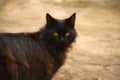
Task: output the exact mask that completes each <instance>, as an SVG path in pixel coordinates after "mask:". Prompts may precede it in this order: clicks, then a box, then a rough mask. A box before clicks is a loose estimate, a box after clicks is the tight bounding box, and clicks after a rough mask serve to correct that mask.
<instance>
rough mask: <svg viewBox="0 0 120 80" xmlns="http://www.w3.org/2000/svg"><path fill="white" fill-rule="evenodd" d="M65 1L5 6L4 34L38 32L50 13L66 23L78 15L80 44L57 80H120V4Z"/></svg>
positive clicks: (0, 14) (0, 26)
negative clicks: (73, 15) (65, 19)
mask: <svg viewBox="0 0 120 80" xmlns="http://www.w3.org/2000/svg"><path fill="white" fill-rule="evenodd" d="M61 1H62V0H57V2H54V3H53V1H52V0H49V2H48V1H47V0H44V1H40V0H29V3H28V2H27V3H25V2H24V4H23V2H19V1H18V2H17V1H15V2H9V3H7V4H3V5H2V6H1V7H0V32H1V33H2V32H12V33H13V32H30V31H36V30H38V29H39V28H40V27H42V26H44V24H45V14H46V13H50V14H51V15H52V16H54V17H55V18H60V19H63V18H67V17H69V16H70V15H71V14H72V13H74V12H76V13H77V19H76V29H77V32H78V37H77V41H76V43H74V44H73V46H74V47H73V49H72V50H70V51H69V53H68V58H67V61H66V63H65V65H64V66H62V67H61V69H60V70H59V71H58V73H57V74H56V75H55V76H54V78H53V80H120V5H119V3H120V1H119V0H113V2H110V1H112V0H88V1H87V0H80V1H79V2H74V3H73V2H70V3H68V2H61ZM76 1H77V0H76Z"/></svg>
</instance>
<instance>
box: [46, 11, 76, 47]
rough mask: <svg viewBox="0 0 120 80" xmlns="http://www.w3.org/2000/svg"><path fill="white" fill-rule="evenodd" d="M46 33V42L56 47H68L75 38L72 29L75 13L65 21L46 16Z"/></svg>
mask: <svg viewBox="0 0 120 80" xmlns="http://www.w3.org/2000/svg"><path fill="white" fill-rule="evenodd" d="M46 20H47V24H46V32H45V35H44V36H45V37H46V39H47V41H48V42H49V43H51V44H53V45H55V46H57V47H68V46H69V45H70V44H71V43H72V42H73V41H74V40H75V38H76V31H75V29H74V23H75V13H74V14H73V15H72V16H71V17H70V18H67V19H65V20H57V19H55V18H53V17H51V16H50V15H49V14H47V15H46Z"/></svg>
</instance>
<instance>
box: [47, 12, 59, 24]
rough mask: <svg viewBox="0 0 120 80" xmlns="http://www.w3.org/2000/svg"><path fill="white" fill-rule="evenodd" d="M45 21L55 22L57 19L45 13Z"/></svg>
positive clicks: (48, 22)
mask: <svg viewBox="0 0 120 80" xmlns="http://www.w3.org/2000/svg"><path fill="white" fill-rule="evenodd" d="M46 21H47V24H56V23H57V21H56V20H55V19H54V18H53V17H52V16H51V15H50V14H48V13H47V14H46Z"/></svg>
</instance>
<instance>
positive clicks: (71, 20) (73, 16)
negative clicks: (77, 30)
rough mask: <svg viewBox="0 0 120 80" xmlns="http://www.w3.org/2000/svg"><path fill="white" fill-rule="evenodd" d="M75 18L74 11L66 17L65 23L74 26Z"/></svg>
mask: <svg viewBox="0 0 120 80" xmlns="http://www.w3.org/2000/svg"><path fill="white" fill-rule="evenodd" d="M75 19H76V13H73V15H72V16H70V17H69V18H67V19H66V23H67V24H69V25H71V26H72V27H74V25H75Z"/></svg>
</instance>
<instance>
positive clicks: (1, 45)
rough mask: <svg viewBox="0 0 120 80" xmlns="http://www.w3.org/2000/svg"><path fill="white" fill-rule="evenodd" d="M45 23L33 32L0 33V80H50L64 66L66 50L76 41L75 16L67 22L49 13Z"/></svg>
mask: <svg viewBox="0 0 120 80" xmlns="http://www.w3.org/2000/svg"><path fill="white" fill-rule="evenodd" d="M46 21H47V23H46V25H45V27H44V28H42V29H41V30H40V31H37V32H34V33H1V34H0V80H51V78H52V77H53V75H54V74H55V73H56V72H57V70H58V69H59V68H60V67H61V66H62V65H63V64H64V61H65V59H66V51H67V50H68V48H69V47H70V46H71V44H72V43H73V42H74V41H75V38H76V30H75V29H74V23H75V13H74V14H73V15H72V16H71V17H70V18H67V19H65V20H58V19H55V18H53V17H52V16H50V15H49V14H46ZM54 32H57V33H58V34H59V35H58V36H54V34H53V33H54ZM66 32H69V33H70V36H69V37H65V33H66Z"/></svg>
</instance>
